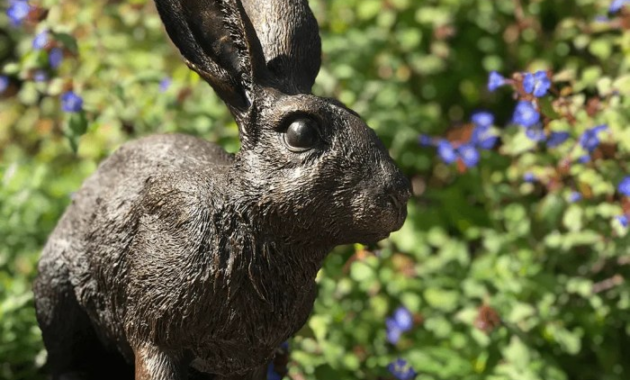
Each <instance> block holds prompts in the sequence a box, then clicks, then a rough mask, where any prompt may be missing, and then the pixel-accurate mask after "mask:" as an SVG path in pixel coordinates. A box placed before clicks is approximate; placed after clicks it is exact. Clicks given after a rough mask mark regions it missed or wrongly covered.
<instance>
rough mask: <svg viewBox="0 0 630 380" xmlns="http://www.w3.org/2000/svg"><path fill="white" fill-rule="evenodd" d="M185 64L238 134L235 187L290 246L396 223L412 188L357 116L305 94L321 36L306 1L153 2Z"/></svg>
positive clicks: (373, 232)
mask: <svg viewBox="0 0 630 380" xmlns="http://www.w3.org/2000/svg"><path fill="white" fill-rule="evenodd" d="M156 4H157V6H158V10H159V12H160V15H161V17H162V19H163V21H164V24H165V25H166V29H167V31H168V33H169V35H170V37H171V38H172V40H173V41H174V42H175V44H176V45H177V46H178V47H179V49H180V51H181V52H182V54H183V56H184V57H185V58H186V60H187V63H188V65H189V66H190V67H191V68H192V69H193V70H195V71H197V72H198V73H199V74H200V75H201V76H202V77H203V78H204V79H205V80H206V81H207V82H208V83H210V85H211V86H212V87H213V88H214V89H215V91H216V92H217V93H218V94H219V96H221V98H222V99H223V100H224V101H225V102H226V104H227V105H228V107H229V108H230V110H231V112H232V114H233V115H234V116H235V118H236V120H237V123H238V125H239V130H240V135H241V143H242V146H241V150H240V152H239V153H238V154H237V158H236V166H235V168H236V169H238V173H239V176H240V179H239V183H240V184H241V185H242V186H241V187H242V188H241V189H238V190H239V191H242V192H243V194H244V196H245V197H246V198H249V199H253V200H255V201H256V202H257V204H258V205H259V206H260V210H262V214H263V215H264V216H265V217H267V218H271V219H273V220H270V225H272V226H274V233H277V234H280V235H283V236H284V237H285V238H287V239H291V240H293V241H296V242H301V243H308V242H312V241H313V240H314V239H315V240H316V241H318V243H319V244H322V243H323V244H329V245H338V244H345V243H354V242H373V241H377V240H379V239H382V238H384V237H386V236H387V235H388V234H389V233H390V232H392V231H395V230H397V229H398V228H400V227H401V225H402V223H403V221H404V219H405V217H406V203H407V199H408V198H409V195H410V185H409V182H408V181H407V179H406V178H405V177H404V176H403V175H402V173H401V172H400V170H399V169H398V168H397V167H396V165H395V163H394V162H393V160H392V159H391V158H390V156H389V154H388V152H387V150H386V149H385V147H384V146H383V144H382V143H381V141H380V140H379V139H378V137H377V136H376V134H375V133H374V131H372V129H370V128H369V127H368V126H367V125H366V124H365V123H364V122H363V121H362V120H361V118H360V117H359V116H358V115H357V114H356V113H355V112H353V111H352V110H350V109H348V108H347V107H345V106H344V105H343V104H341V103H340V102H338V101H336V100H333V99H327V98H320V97H316V96H313V95H311V94H310V90H311V86H312V85H313V82H314V81H315V77H316V75H317V72H318V71H319V65H320V54H321V47H320V40H319V34H318V27H317V22H316V21H315V19H314V17H313V15H312V13H311V11H310V9H309V8H308V3H307V0H266V1H256V0H242V1H239V0H214V1H210V0H206V1H204V0H156Z"/></svg>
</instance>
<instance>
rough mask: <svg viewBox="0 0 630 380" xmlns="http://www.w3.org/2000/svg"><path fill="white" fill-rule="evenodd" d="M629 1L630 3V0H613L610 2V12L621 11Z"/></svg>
mask: <svg viewBox="0 0 630 380" xmlns="http://www.w3.org/2000/svg"><path fill="white" fill-rule="evenodd" d="M627 3H630V0H613V2H612V3H611V4H610V7H609V8H608V11H609V12H610V13H616V12H619V10H620V9H621V8H622V7H623V6H624V5H626V4H627Z"/></svg>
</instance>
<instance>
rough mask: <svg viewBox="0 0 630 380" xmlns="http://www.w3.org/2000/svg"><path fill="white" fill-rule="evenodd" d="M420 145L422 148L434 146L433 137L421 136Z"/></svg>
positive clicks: (419, 137) (419, 138)
mask: <svg viewBox="0 0 630 380" xmlns="http://www.w3.org/2000/svg"><path fill="white" fill-rule="evenodd" d="M418 144H419V145H420V146H432V145H433V137H431V136H429V135H425V134H421V135H420V136H418Z"/></svg>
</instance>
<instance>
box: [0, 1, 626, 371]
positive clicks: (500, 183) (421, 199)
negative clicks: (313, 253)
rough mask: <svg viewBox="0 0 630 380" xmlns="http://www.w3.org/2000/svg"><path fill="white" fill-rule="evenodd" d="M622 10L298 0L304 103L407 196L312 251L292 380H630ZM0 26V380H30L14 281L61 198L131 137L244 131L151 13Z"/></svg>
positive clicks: (25, 292) (615, 4)
mask: <svg viewBox="0 0 630 380" xmlns="http://www.w3.org/2000/svg"><path fill="white" fill-rule="evenodd" d="M625 3H626V1H619V0H615V1H611V0H562V1H559V0H500V1H497V0H433V1H429V0H422V1H420V0H312V1H311V5H312V8H313V10H314V13H315V15H316V17H317V19H318V21H319V23H320V27H321V30H322V38H323V67H322V70H321V72H320V74H319V77H318V78H317V83H316V86H315V88H314V93H315V94H317V95H322V96H333V97H337V98H339V99H340V100H341V101H343V102H344V103H346V104H347V105H348V106H350V107H351V108H353V109H354V110H356V111H357V112H358V113H359V114H361V115H362V117H363V118H364V119H365V120H366V122H367V123H368V124H369V125H370V126H371V127H372V128H374V129H375V130H376V132H377V133H378V135H379V136H380V137H381V138H382V139H383V141H384V142H385V144H386V145H387V146H388V147H389V148H390V152H391V154H392V156H393V157H394V158H395V159H396V161H397V162H398V163H399V165H400V166H401V167H402V168H403V170H404V172H405V173H406V175H408V176H409V177H410V178H411V179H412V182H413V188H414V197H413V198H412V200H411V201H410V203H409V217H408V220H407V222H406V224H405V226H404V227H403V229H402V230H401V231H399V232H397V233H395V234H393V235H392V236H391V238H390V239H388V240H385V241H383V242H381V243H379V244H378V245H376V246H374V247H363V246H358V245H357V246H346V247H340V248H338V249H337V250H336V251H335V252H334V253H332V254H331V255H330V256H329V258H328V259H327V261H326V263H325V265H324V268H323V269H322V272H321V275H320V276H319V279H318V281H319V285H320V292H319V298H318V300H317V302H316V304H315V308H314V311H313V314H312V316H311V318H310V320H309V322H308V323H307V325H306V326H304V328H303V329H302V330H301V331H300V332H299V333H298V334H297V335H296V336H295V337H294V338H293V339H292V340H291V341H290V342H289V344H290V350H291V361H290V363H289V377H290V378H291V379H293V380H311V379H319V380H327V379H339V380H354V379H370V380H371V379H374V380H375V379H393V378H400V379H403V378H410V377H412V374H411V372H410V370H407V369H408V368H409V367H408V366H411V367H412V368H413V370H414V372H415V373H417V379H422V380H430V379H431V380H437V379H445V380H446V379H448V380H451V379H466V380H475V379H493V380H494V379H497V380H498V379H514V380H517V379H518V380H530V379H531V380H534V379H544V380H569V379H570V380H591V379H592V380H627V379H629V378H630V360H629V359H628V358H630V336H629V334H630V310H629V309H630V288H629V287H628V285H627V283H626V279H628V278H629V276H630V268H629V264H630V251H629V249H628V246H629V241H628V235H627V234H626V226H627V224H628V219H627V216H626V213H627V212H629V211H630V202H628V198H627V196H628V195H630V183H628V182H625V181H624V179H625V178H626V175H628V174H630V168H628V158H629V157H630V127H629V126H628V120H629V118H630V107H629V106H630V98H629V95H630V60H629V59H628V57H629V56H628V52H629V51H630V31H629V29H630V9H626V8H625ZM0 10H1V11H2V12H0V182H1V184H0V379H7V380H18V379H42V378H43V375H42V371H41V366H42V364H43V363H44V361H45V352H44V350H43V347H42V342H41V337H40V332H39V329H38V328H37V326H36V321H35V316H34V309H33V296H32V293H31V283H32V280H33V278H34V276H35V269H36V263H37V259H38V256H39V254H40V251H41V248H42V245H43V244H44V243H45V241H46V237H47V236H48V234H49V233H50V231H51V230H52V229H53V228H54V226H55V223H56V221H57V220H58V218H59V217H60V215H61V213H62V212H63V210H64V208H65V207H66V206H67V205H68V203H69V202H70V198H71V196H72V193H73V192H74V191H76V190H77V189H78V188H79V186H80V185H81V183H82V181H83V180H84V179H85V178H86V177H87V176H88V175H89V174H90V173H91V172H93V171H94V170H95V168H96V166H97V164H98V163H99V162H100V161H101V160H102V159H104V158H105V157H107V156H108V155H109V154H111V153H112V152H113V151H114V150H115V149H116V148H117V147H118V146H120V145H121V144H122V143H124V142H126V141H128V140H131V139H135V138H138V137H139V136H143V135H147V134H150V133H157V132H175V131H178V132H184V133H189V134H193V135H197V136H202V137H204V138H206V139H208V140H211V141H215V142H217V143H219V144H221V145H222V146H224V147H225V148H226V149H227V150H228V151H231V152H234V151H237V150H238V136H237V128H236V125H235V124H234V122H233V121H232V118H231V117H230V115H229V114H228V112H227V110H226V107H225V106H224V105H223V104H222V103H221V102H220V101H219V100H218V98H217V97H216V96H215V94H214V93H213V91H212V89H211V88H210V87H209V86H208V85H206V84H205V83H203V82H202V81H200V79H199V78H198V76H197V75H195V74H193V73H191V72H190V71H189V70H188V69H187V67H186V66H185V65H184V64H183V63H182V62H181V60H180V58H179V54H178V53H177V51H176V49H175V48H174V47H173V46H172V44H171V43H170V42H169V41H168V39H167V37H166V34H165V32H164V31H163V28H162V25H161V23H160V20H159V18H158V16H157V14H156V12H155V10H154V6H153V4H152V1H150V0H128V1H120V0H109V1H107V0H73V1H69V0H67V1H63V0H42V1H39V2H36V1H31V2H30V3H28V2H26V0H8V1H5V2H3V3H2V4H0ZM491 73H492V75H491ZM527 73H530V74H527ZM532 74H534V75H532ZM489 78H490V81H489ZM482 111H483V112H482ZM480 112H481V113H480ZM399 358H400V359H401V360H402V361H399V362H397V363H398V364H399V365H398V366H391V365H390V363H392V362H393V361H395V360H397V359H399ZM403 361H404V362H403ZM401 365H402V367H404V368H402V369H403V370H402V371H401V368H397V367H401Z"/></svg>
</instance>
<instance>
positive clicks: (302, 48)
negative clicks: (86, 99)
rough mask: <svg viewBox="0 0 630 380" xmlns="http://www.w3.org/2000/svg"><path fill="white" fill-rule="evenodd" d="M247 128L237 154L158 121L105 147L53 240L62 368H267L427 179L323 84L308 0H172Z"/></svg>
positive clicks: (173, 15) (101, 372)
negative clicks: (343, 264) (318, 279)
mask: <svg viewBox="0 0 630 380" xmlns="http://www.w3.org/2000/svg"><path fill="white" fill-rule="evenodd" d="M156 4H157V8H158V11H159V13H160V15H161V17H162V20H163V22H164V24H165V25H166V29H167V32H168V34H169V36H170V37H171V39H172V40H173V41H174V42H175V44H176V45H177V46H178V48H179V49H180V51H181V53H182V55H183V56H184V58H185V59H186V61H187V63H188V65H189V66H190V67H191V68H192V69H193V70H195V71H196V72H198V73H199V74H200V75H201V77H203V78H204V79H205V80H206V81H207V82H209V83H210V84H211V85H212V87H213V88H214V89H215V91H216V92H217V93H218V94H219V95H220V96H221V98H222V99H223V100H224V101H225V102H226V104H227V105H228V107H229V108H230V110H231V112H232V114H233V115H234V117H235V119H236V121H237V123H238V126H239V131H240V137H241V150H240V151H239V152H238V153H237V154H236V155H230V154H227V153H225V152H224V151H223V150H222V149H221V148H219V147H217V146H216V145H213V144H211V143H209V142H206V141H204V140H202V139H198V138H194V137H190V136H185V135H177V134H173V135H156V136H151V137H147V138H143V139H140V140H137V141H134V142H130V143H128V144H125V145H124V146H123V147H121V148H120V149H119V150H118V151H116V153H114V154H113V155H112V156H111V157H109V158H108V159H107V160H105V161H104V162H103V163H102V164H101V165H100V166H99V168H98V170H97V171H96V172H95V173H94V174H93V175H92V176H91V177H90V178H89V179H88V180H86V182H85V183H84V185H83V187H82V188H81V189H80V190H79V191H78V192H77V193H76V195H75V197H74V199H73V201H72V204H71V205H70V206H69V207H68V209H67V210H66V212H65V214H64V215H63V217H62V219H61V220H60V222H59V224H58V226H57V227H56V229H55V231H54V232H53V234H52V235H51V236H50V238H49V241H48V243H47V245H46V247H45V248H44V252H43V254H42V258H41V261H40V264H39V276H38V278H37V281H36V284H35V297H36V308H37V317H38V321H39V324H40V326H41V329H42V332H43V338H44V343H45V345H46V348H47V349H48V354H49V360H48V367H49V370H50V372H51V374H52V377H53V379H101V378H102V379H105V378H107V379H124V378H133V377H134V375H135V379H137V380H139V379H143V380H148V379H156V380H157V379H169V380H170V379H185V378H194V379H203V378H205V379H251V380H261V379H264V378H265V376H266V365H267V363H268V361H269V360H270V358H271V357H272V356H273V354H274V351H275V349H276V348H277V347H278V346H279V345H280V344H281V343H282V342H284V341H285V340H286V339H287V338H288V337H290V336H291V335H292V334H294V333H295V332H296V331H297V330H298V329H299V328H300V327H301V326H302V325H303V324H304V323H305V322H306V320H307V318H308V316H309V313H310V312H311V309H312V305H313V302H314V300H315V297H316V294H317V286H316V283H315V276H316V274H317V271H318V270H319V269H320V267H321V265H322V261H323V260H324V258H325V256H326V254H327V253H328V252H330V251H331V249H332V248H333V247H335V246H337V245H341V244H349V243H356V242H361V243H371V242H375V241H378V240H380V239H383V238H385V237H387V236H388V235H389V233H391V232H392V231H394V230H397V229H398V228H400V227H401V225H402V223H403V221H404V219H405V217H406V202H407V199H408V197H409V195H410V185H409V182H408V181H407V180H406V179H405V177H404V176H403V175H402V174H401V172H400V171H399V169H398V168H397V167H396V165H395V164H394V162H393V161H392V159H391V158H390V156H389V155H388V153H387V150H386V149H385V147H384V146H383V144H382V143H381V142H380V140H379V139H378V138H377V136H376V134H375V133H374V132H373V131H372V130H371V129H370V128H369V127H367V126H366V125H365V123H364V122H363V121H362V120H361V119H360V118H359V117H358V115H356V114H355V113H354V112H353V111H351V110H349V109H347V108H346V107H345V106H343V105H342V104H340V103H339V102H337V101H335V100H332V99H325V98H319V97H315V96H313V95H310V89H311V86H312V84H313V82H314V80H315V76H316V75H317V71H318V70H319V64H320V52H321V48H320V40H319V35H318V28H317V23H316V21H315V19H314V17H313V15H312V13H311V11H310V9H309V8H308V4H307V1H306V0H293V1H289V0H273V1H255V0H242V1H237V0H223V1H221V0H216V1H203V0H156Z"/></svg>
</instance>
